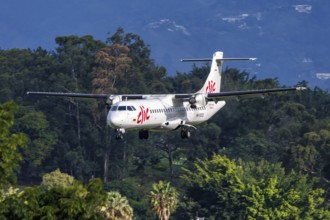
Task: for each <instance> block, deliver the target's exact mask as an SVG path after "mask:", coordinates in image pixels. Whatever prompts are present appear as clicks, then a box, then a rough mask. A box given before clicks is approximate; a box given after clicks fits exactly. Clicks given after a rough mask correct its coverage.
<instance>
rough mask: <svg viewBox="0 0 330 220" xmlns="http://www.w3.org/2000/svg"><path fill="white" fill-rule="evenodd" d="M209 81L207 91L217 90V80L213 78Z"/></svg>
mask: <svg viewBox="0 0 330 220" xmlns="http://www.w3.org/2000/svg"><path fill="white" fill-rule="evenodd" d="M207 83H208V85H207V87H206V93H213V92H215V82H213V80H210V81H208V82H207Z"/></svg>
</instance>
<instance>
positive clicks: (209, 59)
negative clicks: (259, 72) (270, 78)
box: [181, 58, 257, 62]
mask: <svg viewBox="0 0 330 220" xmlns="http://www.w3.org/2000/svg"><path fill="white" fill-rule="evenodd" d="M256 59H257V58H219V59H216V60H217V61H241V60H242V61H244V60H252V61H254V60H256ZM207 61H212V58H201V59H181V62H207Z"/></svg>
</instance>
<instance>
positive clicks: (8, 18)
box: [0, 0, 330, 89]
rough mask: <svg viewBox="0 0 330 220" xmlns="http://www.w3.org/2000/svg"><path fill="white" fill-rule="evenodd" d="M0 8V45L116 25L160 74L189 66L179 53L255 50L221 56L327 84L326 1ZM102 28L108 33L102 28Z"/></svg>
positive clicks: (33, 43) (267, 73) (263, 73)
mask: <svg viewBox="0 0 330 220" xmlns="http://www.w3.org/2000/svg"><path fill="white" fill-rule="evenodd" d="M2 8H3V12H2V13H1V14H0V32H1V33H2V35H1V36H0V48H4V49H7V48H12V47H29V48H31V47H32V48H35V47H37V46H42V47H43V48H46V49H50V50H51V49H54V48H55V47H56V45H55V43H54V38H55V37H56V36H63V35H71V34H74V35H79V36H82V35H87V34H89V35H93V36H94V37H95V38H96V39H100V40H105V39H106V38H107V37H108V36H109V34H110V35H111V33H114V32H115V30H116V28H117V27H123V28H124V30H125V32H132V33H135V34H138V35H139V36H141V38H142V39H143V40H144V41H145V42H146V43H147V44H149V45H150V47H151V51H152V57H153V59H154V60H155V62H156V63H157V64H158V65H162V66H164V67H166V68H167V70H168V74H170V75H173V74H175V72H176V71H179V72H184V71H189V70H190V69H191V64H187V63H180V62H179V60H180V59H182V58H204V57H205V58H208V57H210V56H212V53H213V52H215V51H217V50H221V51H224V54H225V57H257V58H258V60H257V61H255V62H238V63H228V64H227V66H230V67H237V68H242V69H244V70H246V71H248V72H249V73H250V74H251V75H256V76H257V77H258V78H260V79H263V78H266V77H277V78H278V79H279V81H280V82H281V83H282V84H285V85H288V86H292V85H295V84H297V83H298V82H299V81H302V80H306V81H308V82H309V85H310V86H311V87H314V86H319V87H321V88H323V89H329V88H330V62H329V58H330V55H329V52H328V48H330V43H329V40H328V39H330V25H328V21H329V20H330V14H329V13H328V11H329V9H330V1H328V0H290V1H287V0H277V1H264V0H254V1H248V0H231V1H224V0H191V1H177V0H167V1H152V0H140V1H130V0H120V1H118V0H111V1H103V0H95V1H88V0H80V1H56V2H54V1H44V0H35V1H32V2H26V3H25V2H19V1H17V0H14V1H10V2H9V1H8V2H6V3H4V4H3V6H2ZM108 32H110V33H109V34H108Z"/></svg>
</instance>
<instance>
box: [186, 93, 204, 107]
mask: <svg viewBox="0 0 330 220" xmlns="http://www.w3.org/2000/svg"><path fill="white" fill-rule="evenodd" d="M189 104H190V107H191V108H198V107H203V106H205V105H207V98H206V97H205V95H203V94H196V95H194V96H192V97H190V99H189Z"/></svg>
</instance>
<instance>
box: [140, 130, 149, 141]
mask: <svg viewBox="0 0 330 220" xmlns="http://www.w3.org/2000/svg"><path fill="white" fill-rule="evenodd" d="M148 137H149V131H148V130H147V129H143V130H140V131H139V138H140V139H141V140H142V139H148Z"/></svg>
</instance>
